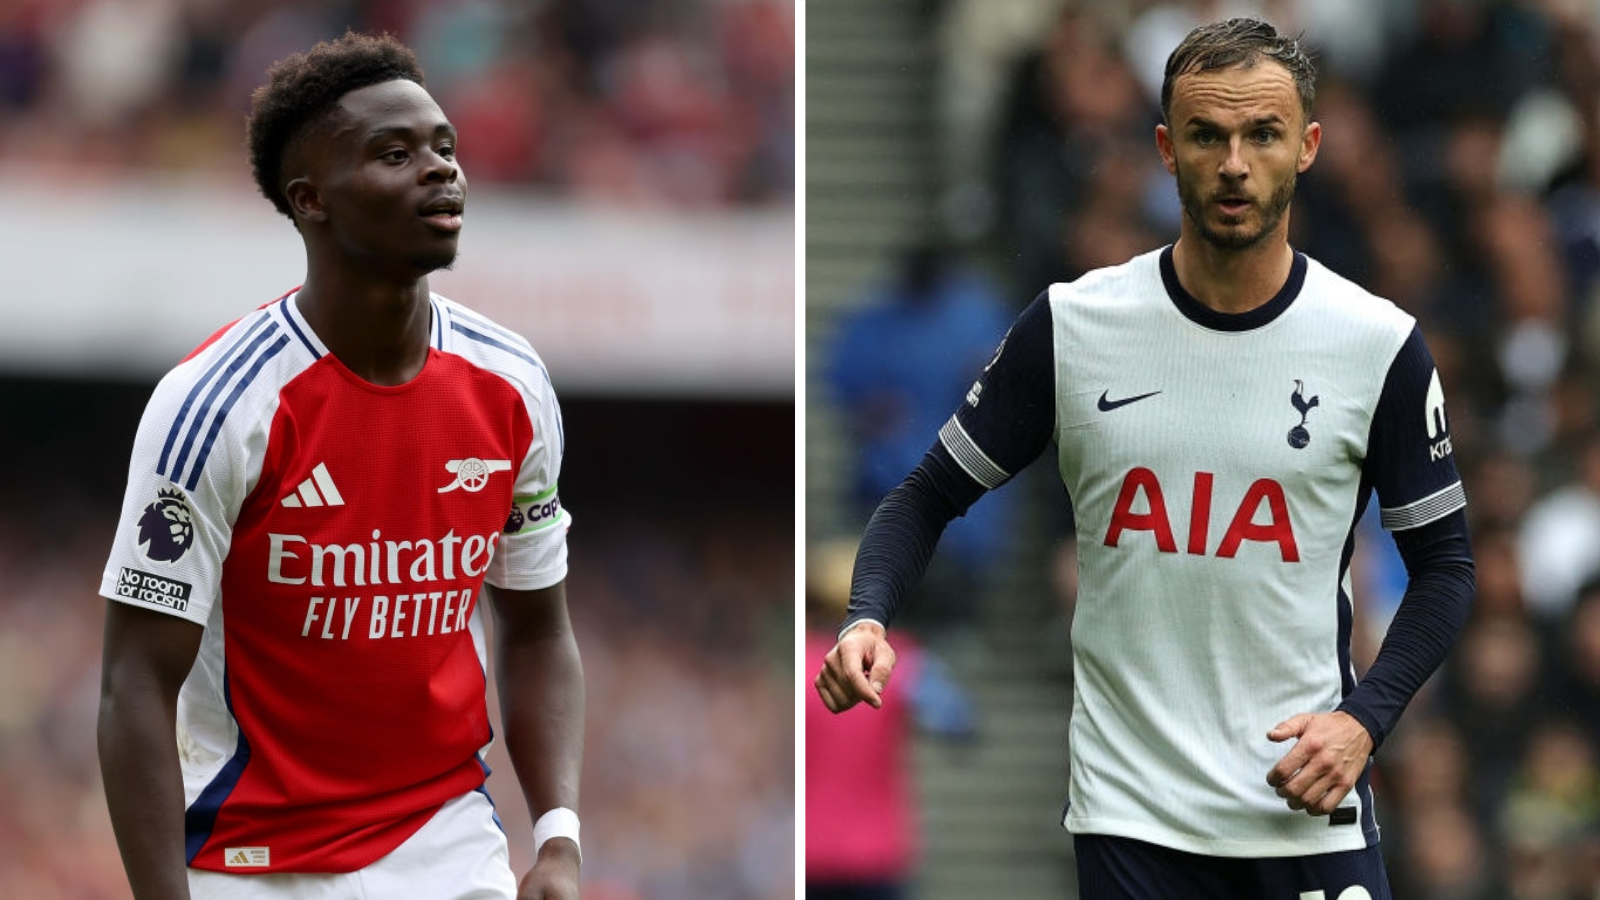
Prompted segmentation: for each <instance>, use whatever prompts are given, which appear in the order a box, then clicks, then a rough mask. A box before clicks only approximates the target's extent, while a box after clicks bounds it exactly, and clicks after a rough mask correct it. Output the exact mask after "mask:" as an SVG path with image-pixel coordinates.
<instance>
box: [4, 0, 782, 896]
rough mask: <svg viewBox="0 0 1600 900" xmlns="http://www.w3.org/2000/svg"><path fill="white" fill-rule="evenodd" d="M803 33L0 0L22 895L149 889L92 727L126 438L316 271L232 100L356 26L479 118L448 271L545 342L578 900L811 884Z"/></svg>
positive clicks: (694, 24) (11, 835) (470, 138)
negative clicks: (210, 351)
mask: <svg viewBox="0 0 1600 900" xmlns="http://www.w3.org/2000/svg"><path fill="white" fill-rule="evenodd" d="M795 18H796V17H795V15H794V8H793V6H792V5H791V4H789V3H787V2H783V0H646V2H635V0H627V2H624V0H470V2H444V0H408V2H401V3H389V2H360V0H347V2H336V0H295V2H289V3H276V2H262V0H245V2H235V0H4V2H0V195H4V196H5V197H7V198H8V200H9V203H10V206H11V208H12V213H13V214H12V215H9V216H6V217H3V218H4V219H5V221H4V223H3V224H0V246H3V247H4V248H5V249H4V251H3V257H4V259H5V270H6V282H7V290H6V291H5V292H4V293H3V295H0V321H4V322H5V323H6V324H5V325H4V326H3V327H0V435H3V437H4V439H3V440H0V509H4V510H5V515H4V516H3V517H0V897H6V898H19V900H20V898H45V897H50V898H63V900H91V898H93V900H102V898H103V900H116V898H124V897H126V896H128V891H127V887H126V884H125V881H124V879H123V876H122V872H121V866H120V862H119V860H118V857H117V851H116V848H115V844H114V842H113V839H112V835H111V831H110V825H109V820H108V817H107V815H106V812H105V807H104V800H103V798H102V795H101V789H100V785H99V775H98V769H97V766H96V760H95V750H94V747H95V742H94V719H95V706H96V702H97V695H98V682H99V664H98V660H99V641H100V624H101V620H102V616H103V612H102V605H101V604H102V602H103V601H100V600H98V599H97V597H96V590H97V586H98V580H99V577H100V572H101V569H102V567H103V565H104V562H105V556H106V551H107V546H108V542H109V541H110V539H111V536H112V531H113V527H114V517H115V514H116V510H117V508H118V506H119V504H120V498H121V495H122V489H123V484H124V481H125V478H126V466H127V455H128V451H129V449H130V447H131V443H132V436H133V430H134V427H135V424H136V423H137V421H138V416H139V414H140V412H141V410H142V408H143V405H144V402H145V399H146V398H147V397H148V395H149V392H150V389H151V388H152V387H153V385H154V383H155V380H156V379H157V378H158V377H159V376H160V374H161V373H162V372H163V371H164V370H165V369H166V368H167V367H169V366H170V365H171V364H172V363H174V362H175V361H176V360H177V359H179V358H180V357H181V356H183V355H184V354H185V353H186V352H187V351H188V350H189V349H190V348H192V347H193V346H194V345H196V344H197V343H198V342H199V341H201V340H202V339H204V338H205V337H206V336H207V335H209V334H210V333H211V332H212V331H213V330H215V329H216V328H217V327H219V326H220V325H222V324H224V323H225V322H227V321H229V320H231V319H233V318H235V317H237V316H238V315H240V314H242V313H243V312H245V311H247V310H249V309H252V308H254V307H255V306H257V305H259V304H261V303H263V302H266V301H268V300H271V299H272V298H273V297H276V296H278V295H279V294H281V293H282V292H284V291H285V290H286V289H288V288H290V287H292V286H293V285H294V284H296V283H297V281H298V279H299V277H300V276H301V274H303V272H304V262H303V259H302V258H301V250H300V244H299V241H298V239H297V238H296V237H295V235H294V232H293V230H292V227H291V226H290V225H289V223H288V222H286V221H284V220H283V219H282V218H281V217H279V216H278V214H277V213H276V212H275V211H274V210H273V209H272V208H271V206H270V205H269V204H268V203H267V202H266V201H264V200H262V199H261V198H260V197H259V195H257V194H256V193H255V190H254V187H253V184H252V182H251V181H250V177H249V170H248V164H247V162H246V160H245V157H244V153H243V146H242V145H243V133H244V132H243V114H244V111H245V109H246V107H247V102H248V96H249V92H250V90H251V89H252V88H253V87H254V86H255V85H256V84H257V83H259V81H260V79H261V76H262V73H263V71H264V69H265V67H266V65H267V64H268V63H269V62H271V61H272V60H274V59H277V58H280V57H282V56H284V55H287V54H289V53H291V52H296V51H300V50H303V49H305V48H307V47H309V46H310V45H311V44H312V43H313V42H315V41H316V40H318V39H321V38H327V37H333V36H336V35H338V34H341V33H343V32H344V30H345V29H346V28H347V27H353V28H357V29H388V30H391V31H393V32H395V33H397V34H398V35H399V36H401V37H402V38H403V39H404V40H406V41H407V42H408V43H410V44H412V45H413V46H414V47H415V48H416V49H417V50H418V52H419V55H420V57H421V59H422V62H423V65H424V68H425V69H426V71H427V72H428V76H429V82H430V84H429V86H430V88H431V89H432V91H433V92H434V94H435V96H436V97H437V98H438V99H439V100H440V102H441V105H442V106H443V107H444V109H445V110H446V112H447V114H448V115H450V116H451V118H452V119H453V120H454V121H455V122H456V124H457V125H458V126H459V128H460V132H461V158H462V160H463V163H464V167H465V169H466V172H467V174H468V177H469V180H470V183H471V200H472V202H471V204H469V209H468V213H467V223H468V224H467V228H466V231H465V233H464V239H463V241H462V252H461V257H460V260H459V261H458V265H457V268H456V270H455V271H454V272H450V273H445V274H441V275H440V276H438V277H436V279H435V280H434V287H435V289H436V290H439V291H440V292H442V293H445V294H447V295H450V296H452V297H453V298H455V299H457V300H461V301H463V302H465V303H467V304H469V305H472V306H476V307H478V308H480V309H481V310H483V311H485V312H487V313H489V314H490V315H492V316H495V317H496V318H498V319H500V320H501V321H502V323H504V324H507V325H510V326H512V327H514V328H516V329H518V330H519V331H521V332H522V333H523V334H525V335H526V336H527V337H528V338H529V339H530V340H531V341H532V342H533V344H534V345H535V347H536V348H538V349H539V350H540V352H541V353H542V354H543V356H544V357H545V360H546V362H547V363H548V364H549V367H550V369H551V372H552V377H553V379H554V381H555V384H556V387H557V390H558V392H559V393H560V395H561V398H562V401H563V408H564V413H565V424H566V433H567V434H568V436H569V452H568V456H567V460H566V466H565V470H564V472H563V477H562V495H563V498H564V499H565V500H566V502H567V503H568V504H569V505H570V506H571V508H572V510H573V511H574V514H575V520H576V527H575V528H574V529H573V532H572V537H571V541H572V544H571V546H572V551H571V552H572V574H571V577H570V582H569V584H570V588H569V595H570V598H571V603H572V607H573V618H574V622H575V628H576V630H577V634H578V637H579V641H580V644H581V648H582V652H583V655H584V662H585V666H586V669H587V673H588V690H589V703H588V711H589V722H588V744H587V748H586V755H587V759H586V764H585V769H584V783H583V786H582V797H583V818H584V846H585V850H586V863H585V866H584V872H583V877H584V881H585V889H584V896H585V897H587V898H591V900H607V898H616V900H631V898H638V897H650V898H663V900H674V898H684V900H687V898H691V897H692V898H729V900H733V898H739V900H744V898H782V897H788V896H792V894H793V890H794V883H795V875H794V862H793V847H794V721H793V707H792V703H791V699H790V698H791V697H792V696H793V691H792V689H791V675H792V672H793V660H792V649H791V648H792V635H793V628H794V624H793V623H794V617H793V602H792V601H793V585H794V581H795V575H794V552H795V551H794V546H795V538H794V521H795V516H794V462H793V460H794V450H793V448H794V446H795V444H794V441H795V435H794V427H795V408H794V384H793V381H794V365H795V361H794V328H793V322H794V321H795V319H794V315H795V313H794V277H793V273H794V271H795V270H794V265H795V262H794V252H795V236H794V230H793V229H794V175H793V172H794V158H793V153H794V150H793V148H794V122H795V105H794V99H795V80H794V69H795V62H794V46H795V44H794V27H795ZM419 427H425V425H420V424H419ZM491 765H492V766H493V767H494V768H495V770H496V771H495V774H494V775H493V776H492V777H491V779H490V788H491V791H492V792H493V794H494V796H495V797H496V798H497V800H499V807H500V812H501V815H502V817H503V818H504V819H505V821H506V825H507V828H508V831H509V833H510V834H511V838H512V840H511V843H512V851H513V862H514V864H515V865H516V866H517V867H518V868H519V870H520V869H522V868H523V867H525V866H526V865H527V863H528V862H529V850H530V849H531V837H530V834H529V833H530V831H531V829H530V827H529V825H528V823H527V815H526V811H525V810H524V808H523V803H522V800H521V798H520V795H519V794H518V793H517V791H516V789H515V782H514V780H513V779H512V776H511V772H510V766H509V764H508V763H507V762H506V760H505V759H504V757H503V755H502V754H501V753H500V751H499V750H498V749H497V750H496V752H495V755H494V756H493V757H491Z"/></svg>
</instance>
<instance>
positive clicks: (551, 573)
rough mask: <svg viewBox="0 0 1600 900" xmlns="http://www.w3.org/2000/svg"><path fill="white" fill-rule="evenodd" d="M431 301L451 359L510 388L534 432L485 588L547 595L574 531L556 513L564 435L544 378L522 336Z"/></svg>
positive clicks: (566, 515)
mask: <svg viewBox="0 0 1600 900" xmlns="http://www.w3.org/2000/svg"><path fill="white" fill-rule="evenodd" d="M434 299H435V302H436V303H437V304H438V306H437V307H436V308H440V309H442V310H443V312H444V316H443V319H442V320H443V321H444V322H446V323H447V331H448V334H447V335H446V338H445V340H446V341H447V342H448V345H449V347H450V349H451V350H452V352H455V353H459V354H461V355H462V356H466V357H468V358H470V359H472V360H473V361H474V362H475V363H477V364H478V365H481V366H484V367H485V368H487V369H490V370H492V371H494V372H496V373H497V374H499V375H500V376H501V377H503V378H505V379H506V380H507V381H509V382H511V383H512V384H514V385H515V386H516V387H517V389H518V391H519V392H520V393H521V395H522V399H523V402H524V403H526V404H527V410H528V419H529V421H530V422H531V423H532V424H533V440H532V441H531V442H530V443H529V445H528V452H527V453H526V454H525V455H524V456H523V458H522V459H521V460H520V462H519V463H518V468H517V477H516V487H515V488H514V493H513V497H512V506H511V510H510V513H509V515H508V516H507V518H506V525H505V532H504V533H503V534H502V535H501V536H500V545H499V549H498V550H497V551H496V552H495V555H494V559H493V560H491V562H490V564H489V570H488V572H487V574H486V575H485V576H484V580H486V581H487V582H488V583H489V584H492V585H494V586H495V587H500V588H506V589H509V590H535V589H538V588H545V587H549V586H551V585H553V584H556V583H557V582H559V581H561V580H562V579H564V578H566V576H567V529H568V528H569V527H571V525H572V514H571V513H570V512H568V511H567V510H566V509H565V508H564V507H563V506H562V505H561V494H560V491H559V483H558V482H559V479H560V475H561V459H562V455H563V453H564V451H565V435H564V432H563V430H562V423H561V406H560V403H559V402H558V401H557V400H556V393H555V388H554V386H553V385H552V384H551V382H550V374H549V371H548V370H547V369H546V368H545V365H544V362H543V360H541V359H540V358H539V355H538V353H536V352H535V351H534V349H533V347H532V346H530V345H529V344H528V342H527V341H526V340H525V339H524V338H522V337H521V336H520V335H518V334H516V333H515V332H512V331H509V330H507V329H505V328H503V327H501V326H499V325H497V324H495V323H494V322H492V321H490V320H489V319H486V318H484V317H483V316H481V315H479V314H478V313H475V312H473V311H471V310H469V309H466V308H465V307H463V306H461V305H459V304H457V303H454V302H452V301H449V300H446V299H444V298H442V297H438V296H437V295H436V296H435V298H434Z"/></svg>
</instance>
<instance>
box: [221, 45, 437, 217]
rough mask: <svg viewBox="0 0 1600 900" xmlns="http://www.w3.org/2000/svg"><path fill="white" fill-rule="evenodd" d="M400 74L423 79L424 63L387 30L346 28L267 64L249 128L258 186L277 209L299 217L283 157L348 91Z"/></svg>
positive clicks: (252, 102)
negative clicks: (291, 202) (286, 181)
mask: <svg viewBox="0 0 1600 900" xmlns="http://www.w3.org/2000/svg"><path fill="white" fill-rule="evenodd" d="M401 79H404V80H406V81H414V82H416V83H417V84H419V85H422V84H424V81H423V77H422V66H421V65H419V64H418V63H417V56H416V54H415V53H413V52H411V49H410V48H409V47H407V46H406V45H404V44H402V43H400V41H399V40H398V39H397V38H395V37H394V36H393V35H391V34H388V33H383V34H361V33H358V32H354V31H351V32H347V33H346V34H345V36H344V37H342V38H339V39H337V40H332V41H322V42H321V43H319V44H317V45H316V46H315V47H312V48H311V49H310V50H308V51H306V52H305V53H296V54H294V55H293V56H289V57H286V58H284V59H281V60H279V61H277V62H276V63H273V64H272V66H271V68H269V69H267V80H266V82H265V83H264V84H262V85H261V86H260V87H258V88H256V90H255V93H253V94H251V95H250V116H249V118H248V119H247V120H246V123H245V133H246V143H247V145H248V146H249V149H250V168H251V171H252V174H254V175H255V179H256V186H257V187H259V188H260V189H261V193H262V195H263V196H265V197H266V198H267V199H268V200H271V201H272V205H273V206H275V207H277V208H278V212H281V213H283V214H284V215H286V216H288V217H289V219H290V221H293V220H294V211H293V210H292V209H290V208H289V198H288V197H287V196H286V195H285V194H284V192H283V158H284V153H285V151H286V150H288V148H289V146H290V145H291V144H292V143H293V142H294V141H295V140H296V139H297V138H299V137H300V136H301V135H302V134H304V133H305V131H306V129H307V127H308V126H310V125H311V124H312V123H314V122H316V121H317V120H318V119H320V118H321V117H323V116H325V115H327V114H328V113H329V112H330V111H331V110H332V109H333V108H334V106H335V104H337V103H338V102H339V99H340V98H341V97H343V96H344V95H345V94H348V93H350V92H351V91H355V90H360V89H361V88H364V87H370V86H371V85H374V84H382V83H384V82H387V81H398V80H401Z"/></svg>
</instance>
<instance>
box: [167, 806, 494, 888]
mask: <svg viewBox="0 0 1600 900" xmlns="http://www.w3.org/2000/svg"><path fill="white" fill-rule="evenodd" d="M189 893H190V894H191V895H192V896H193V898H194V900H390V898H395V897H405V898H407V900H515V898H516V896H517V880H516V877H515V876H514V875H513V874H512V872H511V857H510V853H509V851H508V850H507V848H506V834H505V832H504V831H502V830H501V829H500V826H499V824H497V823H496V822H495V820H494V804H492V803H491V802H490V801H489V796H488V795H487V794H485V793H483V792H482V791H469V792H467V793H465V794H462V795H461V796H459V797H457V798H455V799H454V800H451V801H449V802H447V803H446V804H445V805H444V806H442V807H440V809H439V812H438V813H437V814H435V815H434V817H433V818H431V819H429V820H428V824H426V825H424V826H422V827H421V828H420V829H418V830H417V833H416V834H413V835H412V836H411V837H409V838H407V839H406V842H405V843H403V844H401V845H400V846H398V847H396V848H394V850H393V851H392V852H390V853H389V855H388V856H385V857H383V858H382V859H379V860H378V861H377V862H374V863H372V864H371V865H369V866H367V867H366V868H365V869H360V870H358V871H355V872H341V873H335V874H307V873H300V872H283V873H278V874H268V875H238V874H234V873H227V872H210V871H206V870H203V869H190V870H189Z"/></svg>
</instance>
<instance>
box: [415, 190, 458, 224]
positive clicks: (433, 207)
mask: <svg viewBox="0 0 1600 900" xmlns="http://www.w3.org/2000/svg"><path fill="white" fill-rule="evenodd" d="M462 208H463V204H462V202H461V198H460V197H458V196H455V197H440V198H439V199H437V200H433V201H430V202H428V203H427V204H425V205H424V206H423V207H422V209H421V210H420V211H419V212H420V214H421V216H422V218H423V220H424V221H426V222H427V223H428V224H429V225H432V226H433V227H434V228H437V229H439V230H440V231H460V230H461V211H462Z"/></svg>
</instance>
